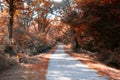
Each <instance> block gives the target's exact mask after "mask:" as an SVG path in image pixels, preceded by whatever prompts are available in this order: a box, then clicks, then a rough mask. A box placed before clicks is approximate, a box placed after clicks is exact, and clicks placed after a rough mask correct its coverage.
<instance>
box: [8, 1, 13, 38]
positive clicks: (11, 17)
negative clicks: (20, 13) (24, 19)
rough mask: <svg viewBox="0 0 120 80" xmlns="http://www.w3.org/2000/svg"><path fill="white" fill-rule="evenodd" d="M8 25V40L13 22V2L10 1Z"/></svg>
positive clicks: (10, 36)
mask: <svg viewBox="0 0 120 80" xmlns="http://www.w3.org/2000/svg"><path fill="white" fill-rule="evenodd" d="M9 15H10V18H9V25H8V32H9V39H12V37H13V35H12V32H13V22H14V1H13V0H12V1H11V2H10V5H9Z"/></svg>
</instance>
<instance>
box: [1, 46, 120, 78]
mask: <svg viewBox="0 0 120 80" xmlns="http://www.w3.org/2000/svg"><path fill="white" fill-rule="evenodd" d="M64 49H65V51H66V52H67V53H68V54H69V55H71V56H72V57H74V58H76V59H78V60H80V61H81V62H83V63H84V64H87V65H88V66H89V67H90V68H92V69H95V70H97V71H98V72H99V74H100V76H103V75H107V76H109V77H110V80H120V74H119V73H120V70H118V69H115V68H112V67H108V66H106V65H104V64H102V63H100V62H99V61H96V60H95V59H94V58H92V57H90V56H89V55H87V54H80V53H79V54H78V53H74V52H72V51H71V50H70V46H69V45H67V46H65V48H64ZM55 50H56V48H54V49H52V50H50V51H48V52H47V53H42V54H40V55H36V56H31V57H29V56H26V57H25V58H26V62H25V63H17V64H16V65H14V66H12V67H11V68H10V69H8V70H5V71H3V72H2V73H1V74H0V80H45V76H46V70H47V67H48V61H49V58H50V56H51V55H52V53H54V51H55Z"/></svg>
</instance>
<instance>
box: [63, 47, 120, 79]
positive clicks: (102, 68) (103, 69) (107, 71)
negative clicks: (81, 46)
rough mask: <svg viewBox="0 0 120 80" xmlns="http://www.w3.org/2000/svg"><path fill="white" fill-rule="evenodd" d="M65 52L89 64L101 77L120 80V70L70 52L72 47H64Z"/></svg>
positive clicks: (84, 55)
mask: <svg viewBox="0 0 120 80" xmlns="http://www.w3.org/2000/svg"><path fill="white" fill-rule="evenodd" d="M64 49H65V51H66V52H67V53H68V54H69V55H70V56H72V57H74V58H76V59H78V60H79V61H81V62H83V63H84V64H87V65H88V66H89V67H90V68H92V69H95V70H97V71H98V72H99V74H100V75H101V76H103V75H107V76H109V78H110V80H120V70H119V69H115V68H113V67H109V66H106V65H104V64H102V63H100V62H99V61H97V60H95V59H94V58H93V57H91V56H89V55H88V54H80V53H74V52H72V51H71V50H70V45H67V46H65V47H64Z"/></svg>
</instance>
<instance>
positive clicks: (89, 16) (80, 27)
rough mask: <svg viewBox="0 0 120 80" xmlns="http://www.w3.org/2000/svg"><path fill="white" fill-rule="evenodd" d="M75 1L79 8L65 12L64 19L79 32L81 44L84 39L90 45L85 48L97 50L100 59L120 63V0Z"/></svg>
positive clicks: (112, 63) (77, 33)
mask: <svg viewBox="0 0 120 80" xmlns="http://www.w3.org/2000/svg"><path fill="white" fill-rule="evenodd" d="M75 3H76V5H77V6H75V7H76V10H74V11H73V10H71V12H70V13H69V14H68V15H65V17H64V18H63V22H64V23H66V24H69V25H70V26H71V28H72V30H74V31H75V32H76V34H75V35H77V38H78V39H77V41H78V43H79V45H80V46H81V44H82V43H83V42H84V43H85V44H84V46H86V45H87V46H86V48H84V49H88V50H91V49H92V51H97V52H98V53H97V54H96V55H97V56H98V59H99V60H100V61H102V62H104V63H106V64H108V65H110V66H117V67H118V66H120V65H119V64H120V59H119V58H120V54H119V53H120V52H119V50H120V37H119V36H120V23H119V22H120V14H119V13H120V7H119V5H120V1H119V0H75ZM78 10H80V12H78ZM69 15H73V16H69ZM86 27H87V28H86ZM80 35H82V36H81V37H80ZM86 41H87V42H86Z"/></svg>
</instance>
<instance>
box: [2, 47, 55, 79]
mask: <svg viewBox="0 0 120 80" xmlns="http://www.w3.org/2000/svg"><path fill="white" fill-rule="evenodd" d="M55 50H56V48H53V49H52V50H50V51H48V52H46V53H41V54H39V55H36V56H31V57H30V56H25V60H26V62H25V63H17V64H15V65H14V66H12V67H11V68H10V69H8V70H5V71H4V72H2V74H0V80H45V75H46V70H47V67H48V61H49V57H50V56H51V55H52V53H54V51H55Z"/></svg>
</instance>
